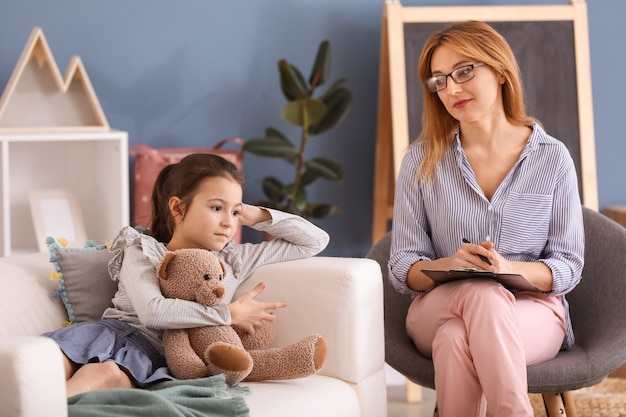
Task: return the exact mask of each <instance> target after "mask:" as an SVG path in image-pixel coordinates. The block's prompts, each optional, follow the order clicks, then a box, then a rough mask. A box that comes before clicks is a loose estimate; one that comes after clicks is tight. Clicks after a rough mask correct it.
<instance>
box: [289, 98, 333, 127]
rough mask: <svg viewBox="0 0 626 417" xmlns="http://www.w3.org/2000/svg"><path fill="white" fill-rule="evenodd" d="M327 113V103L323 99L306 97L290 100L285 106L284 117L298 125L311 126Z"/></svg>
mask: <svg viewBox="0 0 626 417" xmlns="http://www.w3.org/2000/svg"><path fill="white" fill-rule="evenodd" d="M325 114H326V105H325V104H324V102H323V101H322V100H318V99H314V98H305V99H302V100H295V101H290V102H289V103H287V104H286V105H285V107H283V112H282V118H283V120H285V121H286V122H289V123H291V124H294V125H297V126H305V124H306V126H311V125H312V124H315V123H317V122H319V121H320V120H322V119H323V118H324V115H325Z"/></svg>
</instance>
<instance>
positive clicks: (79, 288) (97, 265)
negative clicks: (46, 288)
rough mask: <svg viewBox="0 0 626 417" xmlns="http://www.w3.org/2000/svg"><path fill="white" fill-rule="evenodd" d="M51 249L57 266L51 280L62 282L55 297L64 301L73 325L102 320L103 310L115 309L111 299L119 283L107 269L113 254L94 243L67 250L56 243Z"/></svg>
mask: <svg viewBox="0 0 626 417" xmlns="http://www.w3.org/2000/svg"><path fill="white" fill-rule="evenodd" d="M49 239H50V238H49ZM48 249H49V251H50V262H52V264H53V265H54V272H53V273H52V274H51V277H52V279H56V280H57V281H58V283H59V287H58V289H57V290H56V291H55V292H54V293H53V296H54V297H55V298H58V299H60V300H61V301H62V302H63V305H64V306H65V309H66V310H67V316H68V319H69V322H70V324H72V323H77V322H84V321H98V320H100V319H101V318H102V313H103V312H104V310H106V309H107V308H108V307H112V306H113V304H112V303H111V299H112V298H113V296H114V295H115V292H116V291H117V281H113V280H112V279H111V277H110V275H109V269H108V264H109V260H111V258H112V257H113V253H112V252H110V251H109V250H108V249H107V248H106V247H105V246H104V245H98V246H96V245H93V244H91V242H88V243H87V246H85V247H84V248H64V247H63V246H61V245H60V244H59V243H58V242H53V243H50V244H49V245H48Z"/></svg>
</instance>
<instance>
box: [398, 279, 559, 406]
mask: <svg viewBox="0 0 626 417" xmlns="http://www.w3.org/2000/svg"><path fill="white" fill-rule="evenodd" d="M406 329H407V333H408V335H409V337H410V338H411V339H412V340H413V343H415V346H416V347H417V349H418V350H419V352H420V353H422V354H423V355H425V356H427V357H432V359H433V363H434V366H435V387H436V395H437V405H438V407H439V414H440V416H442V417H465V416H476V417H484V416H485V414H486V411H487V404H489V412H490V413H491V415H493V416H496V417H507V416H532V415H533V410H532V407H531V405H530V401H529V398H528V384H527V380H526V365H527V364H528V365H530V364H534V363H539V362H543V361H545V360H548V359H551V358H553V357H554V356H556V354H557V353H558V352H559V349H560V348H561V344H562V343H563V338H564V337H565V311H564V308H563V304H562V303H561V300H560V298H558V297H547V296H545V295H542V294H539V293H533V292H526V291H525V292H519V293H516V294H512V293H511V292H510V291H508V290H506V289H505V288H504V287H503V286H502V285H500V284H499V283H497V282H495V281H491V280H460V281H454V282H449V283H446V284H444V285H440V286H438V287H436V288H435V289H433V290H432V291H430V292H429V293H427V294H425V295H422V296H418V297H416V298H415V300H413V302H412V304H411V306H410V307H409V311H408V314H407V318H406Z"/></svg>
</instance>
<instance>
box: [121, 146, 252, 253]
mask: <svg viewBox="0 0 626 417" xmlns="http://www.w3.org/2000/svg"><path fill="white" fill-rule="evenodd" d="M229 142H234V143H236V144H237V145H239V146H240V147H241V146H242V145H243V143H244V142H243V139H240V138H226V139H223V140H221V141H220V142H218V143H217V144H216V145H215V146H214V147H212V148H158V149H157V148H152V147H150V146H148V145H146V144H143V143H137V144H134V145H131V146H130V149H129V154H130V156H132V157H134V158H135V169H134V187H135V190H134V193H133V220H132V222H131V224H132V225H133V226H143V227H148V225H149V224H150V219H151V217H152V208H151V206H150V205H151V201H150V200H151V198H152V188H154V183H155V181H156V178H157V176H158V175H159V172H161V170H162V169H163V168H165V167H166V166H167V165H170V164H175V163H177V162H178V161H180V160H181V159H183V158H184V157H185V156H187V155H189V154H191V153H210V154H215V155H219V156H221V157H223V158H224V159H227V160H228V161H230V162H232V163H233V164H235V165H236V166H237V167H238V168H239V169H241V168H242V167H243V151H241V150H233V149H222V147H223V146H224V145H226V144H227V143H229ZM233 241H234V242H235V243H239V242H240V241H241V228H239V230H238V231H237V233H235V236H233Z"/></svg>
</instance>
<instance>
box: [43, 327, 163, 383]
mask: <svg viewBox="0 0 626 417" xmlns="http://www.w3.org/2000/svg"><path fill="white" fill-rule="evenodd" d="M42 336H46V337H49V338H51V339H53V340H54V341H55V342H56V343H57V344H58V345H59V347H60V348H61V350H62V351H63V353H64V354H65V356H67V357H68V358H69V359H70V360H71V361H72V362H74V363H77V364H79V365H85V364H87V363H98V362H105V361H113V362H115V363H116V364H117V365H118V366H119V367H120V369H121V370H122V371H124V372H125V373H126V374H127V375H128V377H129V378H130V379H131V380H132V382H133V383H134V384H135V386H137V387H140V388H145V387H147V386H150V385H152V384H156V383H157V382H162V381H171V380H175V378H174V377H173V376H172V375H171V374H170V372H169V369H168V368H167V364H166V362H165V357H164V356H163V355H162V354H161V353H159V351H158V350H157V349H156V348H155V347H154V346H153V345H152V344H151V343H150V341H149V340H148V338H147V337H146V336H145V335H144V334H143V333H141V332H140V331H139V330H138V329H136V328H135V327H133V326H131V325H130V324H128V323H126V322H123V321H121V320H117V319H103V320H101V321H99V322H85V323H75V324H72V325H71V326H67V327H64V328H62V329H58V330H54V331H52V332H48V333H44V334H43V335H42Z"/></svg>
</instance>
